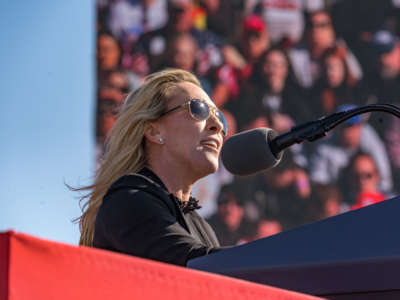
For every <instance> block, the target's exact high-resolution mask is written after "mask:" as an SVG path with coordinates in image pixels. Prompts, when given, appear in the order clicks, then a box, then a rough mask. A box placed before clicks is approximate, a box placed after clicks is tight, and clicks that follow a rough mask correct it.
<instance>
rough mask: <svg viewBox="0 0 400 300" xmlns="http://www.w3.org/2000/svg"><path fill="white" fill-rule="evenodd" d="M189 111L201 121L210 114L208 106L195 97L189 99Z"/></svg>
mask: <svg viewBox="0 0 400 300" xmlns="http://www.w3.org/2000/svg"><path fill="white" fill-rule="evenodd" d="M190 112H191V113H192V116H193V117H194V118H196V119H197V120H199V121H203V120H205V119H207V118H208V116H209V115H210V108H209V107H208V105H207V103H205V102H203V101H200V100H196V99H195V100H192V101H190Z"/></svg>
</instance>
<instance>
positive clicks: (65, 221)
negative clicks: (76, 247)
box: [0, 0, 95, 244]
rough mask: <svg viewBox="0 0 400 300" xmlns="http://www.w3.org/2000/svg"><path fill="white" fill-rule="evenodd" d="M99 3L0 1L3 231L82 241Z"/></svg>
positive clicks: (91, 141) (89, 173)
mask: <svg viewBox="0 0 400 300" xmlns="http://www.w3.org/2000/svg"><path fill="white" fill-rule="evenodd" d="M94 29H95V4H94V0H90V1H79V0H69V1H51V0H47V1H45V0H41V1H39V0H37V1H0V39H1V45H2V46H1V47H0V66H1V71H0V87H1V96H0V138H1V144H0V145H1V146H0V231H5V230H8V229H13V230H16V231H20V232H24V233H28V234H32V235H35V236H38V237H43V238H47V239H51V240H57V241H61V242H67V243H72V244H76V243H77V240H78V238H79V230H78V226H77V225H74V224H72V222H71V220H72V219H73V218H74V217H76V216H79V213H80V210H79V206H78V200H77V195H76V193H73V192H71V191H69V190H68V189H67V188H66V187H65V185H64V182H67V183H68V184H71V185H73V186H78V185H82V184H85V183H90V182H91V177H92V171H93V168H94V108H95V105H94V103H95V102H94V93H95V92H94V79H95V65H94V53H95V42H94V39H95V36H94Z"/></svg>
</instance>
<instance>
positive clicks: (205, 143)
mask: <svg viewBox="0 0 400 300" xmlns="http://www.w3.org/2000/svg"><path fill="white" fill-rule="evenodd" d="M201 145H202V146H205V147H207V148H211V149H213V150H215V151H218V150H219V145H218V143H217V142H216V141H214V140H206V141H203V142H201Z"/></svg>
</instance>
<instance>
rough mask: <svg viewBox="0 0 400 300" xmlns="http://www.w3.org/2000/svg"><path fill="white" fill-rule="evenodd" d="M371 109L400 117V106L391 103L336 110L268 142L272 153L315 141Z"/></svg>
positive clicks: (276, 153)
mask: <svg viewBox="0 0 400 300" xmlns="http://www.w3.org/2000/svg"><path fill="white" fill-rule="evenodd" d="M371 111H383V112H387V113H390V114H393V115H395V116H396V117H398V118H400V108H399V107H397V106H395V105H392V104H370V105H365V106H361V107H356V108H353V109H349V110H345V111H341V112H336V113H333V114H330V115H328V116H323V117H322V118H320V119H318V120H316V121H311V122H307V123H305V124H301V125H298V126H295V127H293V128H292V129H291V130H290V131H289V132H287V133H285V134H282V135H279V136H277V137H276V138H274V139H272V140H271V142H270V145H271V151H272V153H273V154H274V155H275V156H277V155H278V154H279V153H280V152H281V151H282V150H284V149H286V148H288V147H290V146H292V145H293V144H296V143H297V144H300V143H302V142H304V141H306V140H307V141H309V142H312V141H315V140H317V139H320V138H322V137H324V136H326V133H327V132H328V131H330V130H332V129H333V128H335V127H336V126H338V125H339V124H341V123H342V122H344V121H346V120H348V119H350V118H352V117H354V116H357V115H360V114H363V113H367V112H371Z"/></svg>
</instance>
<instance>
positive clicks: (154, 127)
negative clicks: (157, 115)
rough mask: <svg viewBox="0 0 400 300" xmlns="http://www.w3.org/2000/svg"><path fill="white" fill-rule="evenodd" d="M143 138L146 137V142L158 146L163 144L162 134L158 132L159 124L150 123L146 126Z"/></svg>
mask: <svg viewBox="0 0 400 300" xmlns="http://www.w3.org/2000/svg"><path fill="white" fill-rule="evenodd" d="M144 136H145V137H146V139H147V141H149V142H151V143H156V144H159V145H162V144H164V139H163V137H162V134H161V132H160V130H159V124H158V123H157V122H151V123H149V125H148V126H147V128H146V130H145V132H144Z"/></svg>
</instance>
